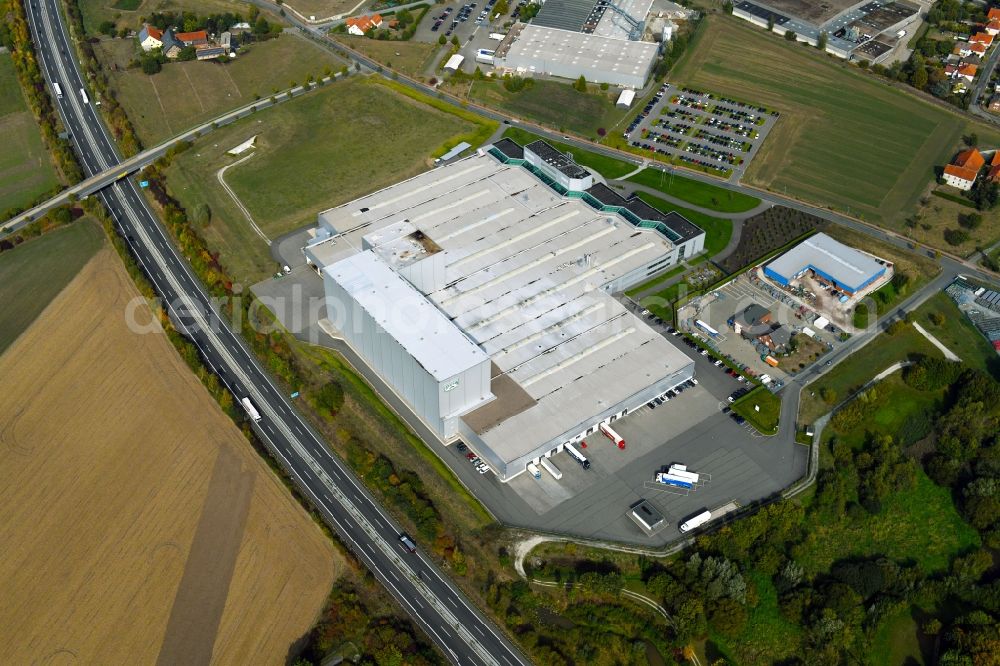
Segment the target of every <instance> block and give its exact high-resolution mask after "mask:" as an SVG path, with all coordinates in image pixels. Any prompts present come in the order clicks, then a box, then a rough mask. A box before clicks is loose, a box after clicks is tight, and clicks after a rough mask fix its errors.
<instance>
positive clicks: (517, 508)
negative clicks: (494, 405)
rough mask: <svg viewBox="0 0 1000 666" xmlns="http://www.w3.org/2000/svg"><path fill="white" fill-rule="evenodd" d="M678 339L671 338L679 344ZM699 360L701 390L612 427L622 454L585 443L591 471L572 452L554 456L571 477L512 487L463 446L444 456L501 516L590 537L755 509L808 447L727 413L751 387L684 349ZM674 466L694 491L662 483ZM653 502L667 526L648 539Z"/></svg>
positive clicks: (633, 534) (630, 535)
mask: <svg viewBox="0 0 1000 666" xmlns="http://www.w3.org/2000/svg"><path fill="white" fill-rule="evenodd" d="M675 339H676V338H671V340H675ZM680 348H681V349H682V351H683V352H684V353H685V354H687V355H688V356H691V357H692V358H694V359H695V365H696V370H695V376H696V378H697V379H698V382H699V383H698V386H696V387H694V388H688V389H686V390H684V391H683V392H682V393H681V394H680V395H679V396H677V397H675V398H673V399H671V400H669V401H668V402H665V403H664V404H662V405H658V406H657V407H656V408H655V409H650V408H649V407H646V406H644V407H642V408H640V409H638V410H637V411H635V412H633V413H632V414H629V415H628V416H626V417H625V418H623V419H619V420H617V421H615V422H614V423H613V424H612V426H613V427H614V429H615V430H616V431H617V432H618V434H620V435H621V436H622V438H623V439H624V440H625V442H626V448H625V449H624V450H619V449H617V448H616V447H614V445H612V443H611V442H610V441H609V440H608V439H607V438H606V437H604V436H603V435H601V434H599V433H598V434H594V435H590V436H589V437H588V438H587V439H586V442H587V446H586V448H582V447H579V446H578V449H579V450H580V451H581V453H583V454H584V455H586V456H587V458H588V459H589V460H590V461H591V467H590V469H588V470H584V469H583V468H582V467H581V466H580V465H579V464H578V463H577V462H576V461H575V460H574V459H573V458H571V457H570V456H569V454H568V453H565V452H562V453H558V454H556V455H555V456H553V457H552V458H551V460H550V462H551V463H552V464H554V465H555V466H556V467H557V468H558V469H559V471H560V472H561V473H562V478H561V479H560V480H556V479H554V478H553V477H552V476H551V475H550V474H549V473H548V472H546V471H545V470H544V469H542V470H541V478H539V479H535V478H534V477H532V476H531V474H529V473H525V474H522V475H520V476H518V477H517V478H515V479H513V480H512V481H510V482H509V483H507V484H502V483H500V482H499V481H498V480H497V479H496V477H495V476H494V475H492V474H489V473H487V474H478V473H477V472H476V470H475V468H474V467H473V465H472V464H470V463H469V461H468V460H467V458H466V455H467V454H466V453H462V452H459V451H458V450H457V449H456V448H455V447H454V446H452V447H449V448H448V449H447V450H446V451H445V452H444V454H443V456H442V457H443V458H444V459H445V461H446V462H448V463H449V465H451V467H452V468H453V469H454V470H455V472H456V473H457V474H458V476H459V477H460V478H461V479H462V481H463V482H464V483H465V484H466V485H467V486H468V487H469V488H470V489H471V490H472V492H473V493H475V495H476V496H477V497H479V498H480V499H481V500H482V501H483V502H484V503H485V504H486V505H487V507H488V508H489V509H490V511H492V512H493V513H494V515H496V516H497V517H498V518H499V519H500V520H501V521H503V522H504V523H506V524H508V525H513V526H523V527H527V528H532V529H538V530H542V531H546V532H554V533H560V534H566V535H572V536H578V537H582V538H588V539H608V540H615V541H622V542H626V543H633V544H641V545H646V546H662V545H665V544H667V543H670V542H671V541H675V540H677V539H679V538H680V536H681V535H680V532H679V531H678V529H677V526H678V525H679V524H680V523H681V522H683V519H685V518H687V517H689V516H690V515H692V514H694V513H697V512H699V511H700V510H702V509H706V508H707V509H709V510H712V509H716V508H718V507H720V506H722V505H725V504H727V503H729V502H732V501H736V502H737V503H739V504H742V505H746V504H749V503H750V502H753V501H756V500H759V499H761V498H765V497H768V496H770V495H773V494H774V493H777V492H779V491H780V490H782V489H783V488H785V487H787V486H788V485H790V484H791V483H792V482H793V481H795V480H796V479H798V478H800V477H801V476H802V475H803V474H805V471H806V460H807V456H808V448H807V447H804V446H800V445H797V444H795V443H794V442H793V441H791V438H790V437H789V438H782V437H781V436H778V437H762V436H760V435H759V434H757V433H756V432H755V431H753V430H752V429H751V428H749V426H748V425H747V424H744V425H742V426H740V425H737V424H736V423H735V422H734V421H733V420H732V419H731V418H730V417H729V416H728V415H727V414H725V413H723V411H722V410H723V409H724V408H725V407H726V406H727V405H728V402H727V401H726V397H727V396H728V395H729V394H730V393H731V392H732V391H733V390H735V389H736V388H738V387H740V386H744V385H743V384H739V383H737V382H736V380H735V379H733V378H732V377H730V376H729V375H727V374H725V372H724V371H723V370H722V369H720V368H717V367H715V366H714V365H713V364H712V360H711V358H710V357H703V356H701V355H700V354H699V353H697V352H696V351H694V350H692V349H690V348H688V347H686V346H683V345H681V346H680ZM672 463H681V464H686V465H687V466H688V469H689V470H691V471H692V472H697V473H698V474H699V475H702V479H700V480H699V483H698V484H697V486H696V487H695V488H694V489H691V490H681V489H678V488H672V487H668V486H663V485H662V484H656V483H654V482H653V477H654V475H655V473H656V472H658V471H660V470H661V469H662V468H664V467H666V466H669V465H670V464H672ZM640 499H646V500H647V501H649V502H650V503H651V504H652V505H653V506H654V507H655V508H656V509H657V510H659V511H660V512H661V513H662V514H663V515H664V517H665V518H666V520H667V522H668V523H669V524H668V525H667V527H666V528H665V529H663V530H660V531H658V532H657V533H655V534H654V535H653V536H647V535H646V534H644V533H643V532H642V531H641V530H640V529H639V527H637V526H636V524H635V523H634V522H633V521H632V520H631V519H630V518H629V516H628V514H629V511H630V507H631V506H633V505H634V504H635V503H636V502H638V501H639V500H640Z"/></svg>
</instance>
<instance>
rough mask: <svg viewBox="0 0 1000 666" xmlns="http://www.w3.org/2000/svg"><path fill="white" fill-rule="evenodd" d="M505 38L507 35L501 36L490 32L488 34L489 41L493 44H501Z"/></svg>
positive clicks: (501, 34) (498, 33)
mask: <svg viewBox="0 0 1000 666" xmlns="http://www.w3.org/2000/svg"><path fill="white" fill-rule="evenodd" d="M506 36H507V35H505V34H503V33H502V32H491V33H490V39H492V40H493V41H495V42H502V41H503V38H504V37H506Z"/></svg>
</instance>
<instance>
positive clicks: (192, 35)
mask: <svg viewBox="0 0 1000 666" xmlns="http://www.w3.org/2000/svg"><path fill="white" fill-rule="evenodd" d="M174 39H176V40H177V41H178V42H180V43H181V44H183V45H184V46H202V45H203V44H208V33H207V32H206V31H204V30H197V31H195V32H176V33H174Z"/></svg>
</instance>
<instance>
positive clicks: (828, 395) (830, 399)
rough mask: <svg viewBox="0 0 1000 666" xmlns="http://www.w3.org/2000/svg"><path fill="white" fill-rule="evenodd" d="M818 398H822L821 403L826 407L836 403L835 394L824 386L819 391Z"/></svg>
mask: <svg viewBox="0 0 1000 666" xmlns="http://www.w3.org/2000/svg"><path fill="white" fill-rule="evenodd" d="M819 397H820V398H822V399H823V402H825V403H826V404H828V405H832V404H833V403H835V402H837V392H836V391H834V390H833V389H832V388H828V387H826V386H824V387H823V388H821V389H820V390H819Z"/></svg>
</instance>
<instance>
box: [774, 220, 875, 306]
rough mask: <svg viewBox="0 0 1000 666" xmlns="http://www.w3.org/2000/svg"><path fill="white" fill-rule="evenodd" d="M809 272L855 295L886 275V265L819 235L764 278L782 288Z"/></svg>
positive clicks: (779, 260) (784, 257) (787, 255)
mask: <svg viewBox="0 0 1000 666" xmlns="http://www.w3.org/2000/svg"><path fill="white" fill-rule="evenodd" d="M806 271H812V272H813V273H814V274H815V275H816V277H818V278H819V279H821V280H823V281H825V282H828V283H830V284H832V285H834V286H835V287H837V288H838V289H840V290H841V291H843V292H845V293H848V294H855V293H857V292H859V291H861V290H862V289H864V288H865V287H867V286H869V285H870V284H872V283H873V282H875V281H876V280H878V279H879V278H880V277H882V276H883V275H885V264H884V263H882V262H879V261H877V260H876V259H874V258H873V257H871V256H869V255H867V254H864V253H862V252H858V251H857V250H855V249H854V248H852V247H848V246H847V245H844V244H843V243H840V242H838V241H835V240H834V239H832V238H830V237H829V236H827V235H826V234H816V235H815V236H813V237H812V238H808V239H806V240H804V241H803V242H801V243H799V244H798V245H796V246H795V247H793V248H792V249H791V250H789V251H788V252H786V253H785V254H783V255H781V256H780V257H778V258H777V259H775V260H774V261H772V262H771V263H769V264H767V265H766V266H765V267H764V275H766V276H767V277H768V278H770V279H772V280H774V281H775V282H777V283H778V284H782V285H787V284H788V283H789V282H790V281H791V280H794V279H795V278H796V277H798V276H799V275H802V274H803V273H804V272H806Z"/></svg>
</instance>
